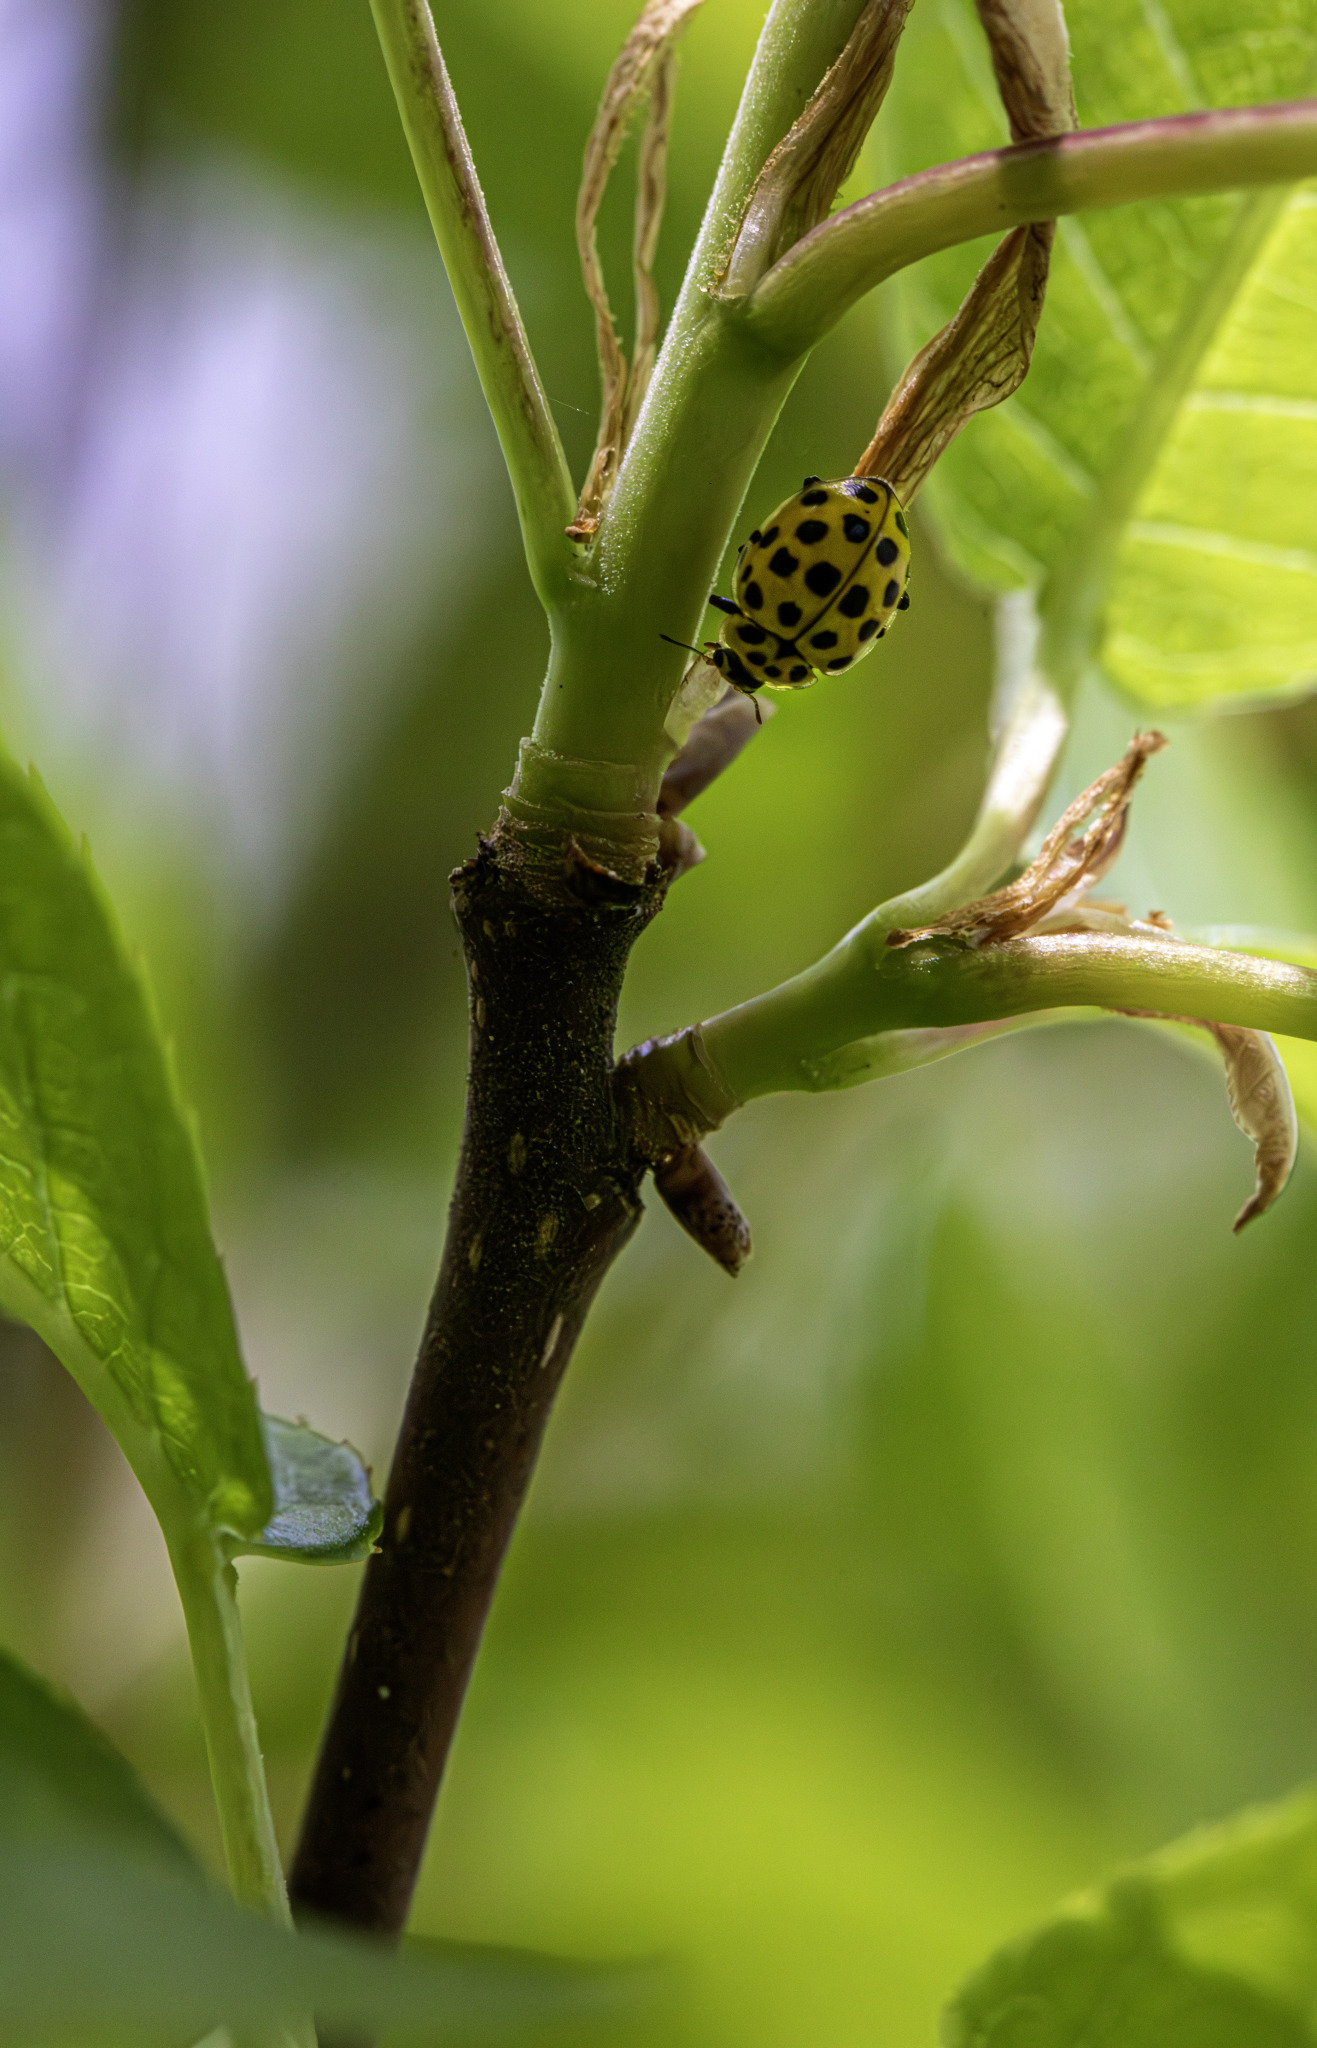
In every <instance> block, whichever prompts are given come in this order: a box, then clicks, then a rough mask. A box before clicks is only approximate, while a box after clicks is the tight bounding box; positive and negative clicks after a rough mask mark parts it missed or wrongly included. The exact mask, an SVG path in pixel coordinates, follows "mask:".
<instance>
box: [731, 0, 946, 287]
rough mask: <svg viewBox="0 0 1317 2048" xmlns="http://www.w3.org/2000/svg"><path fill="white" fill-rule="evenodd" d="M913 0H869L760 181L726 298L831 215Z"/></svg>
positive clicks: (888, 77) (878, 101) (888, 78)
mask: <svg viewBox="0 0 1317 2048" xmlns="http://www.w3.org/2000/svg"><path fill="white" fill-rule="evenodd" d="M910 6H911V0H869V4H868V5H867V6H866V8H865V10H864V12H863V13H862V14H861V16H860V18H859V20H858V21H857V22H856V24H855V27H854V29H853V30H852V32H851V37H850V40H849V42H848V43H847V45H846V47H845V49H844V50H843V51H842V53H841V55H840V57H838V59H837V61H836V63H835V64H834V65H833V66H832V69H831V70H830V71H829V72H828V73H827V76H826V77H825V78H824V80H823V82H822V84H821V85H820V86H819V88H818V90H817V92H816V93H815V94H814V97H813V98H812V99H811V100H810V102H809V105H808V106H807V107H806V108H805V111H804V113H803V114H801V116H800V118H799V120H797V121H796V123H795V125H794V126H793V127H792V128H791V130H790V131H789V133H788V134H787V135H786V136H784V137H783V139H782V141H781V142H779V144H778V146H777V148H776V149H775V150H774V151H773V153H772V155H771V156H770V157H769V159H768V162H767V163H766V164H765V165H764V168H763V170H762V171H761V172H760V173H759V176H758V178H757V179H756V180H755V184H754V188H753V190H752V191H751V193H750V197H749V199H748V200H747V201H746V207H745V212H744V214H743V215H742V218H741V225H740V227H739V229H738V230H737V236H736V241H735V244H734V246H733V249H732V253H731V256H730V258H729V260H728V264H727V269H726V272H725V275H724V280H723V289H724V292H725V293H726V295H727V296H728V297H729V298H740V297H742V296H744V294H745V293H747V292H750V291H753V289H754V287H755V285H757V284H758V282H759V280H760V278H761V277H762V276H763V275H764V272H765V271H766V270H768V269H769V268H770V266H771V265H772V264H774V263H775V262H776V261H777V259H778V257H779V256H781V255H783V254H784V252H785V251H786V250H788V249H789V248H791V246H792V245H793V243H795V242H798V241H799V240H800V238H801V236H802V235H807V234H808V233H809V231H810V229H811V228H813V227H817V226H818V224H819V222H820V221H823V220H826V219H827V217H828V215H829V213H830V212H831V211H832V207H833V203H834V201H835V200H836V197H837V194H838V193H839V192H840V190H841V188H842V186H843V185H844V184H845V182H846V180H847V178H849V176H850V174H851V172H852V170H853V169H854V167H855V160H856V158H857V157H858V156H859V153H860V149H861V147H862V145H863V142H864V138H865V136H866V135H867V134H868V132H869V129H870V127H871V126H872V124H873V119H874V116H875V115H876V114H877V112H878V109H879V107H880V106H881V105H882V103H883V100H884V98H885V97H886V94H887V88H888V86H889V85H890V84H891V82H892V68H893V66H894V64H895V62H896V46H897V44H898V43H899V42H900V40H901V31H902V29H903V28H904V27H905V22H906V16H907V15H908V14H909V12H910Z"/></svg>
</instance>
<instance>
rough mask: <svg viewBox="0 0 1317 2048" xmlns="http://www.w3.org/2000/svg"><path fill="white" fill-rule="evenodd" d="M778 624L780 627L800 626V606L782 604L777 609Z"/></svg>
mask: <svg viewBox="0 0 1317 2048" xmlns="http://www.w3.org/2000/svg"><path fill="white" fill-rule="evenodd" d="M777 622H778V624H779V626H798V625H799V624H800V606H799V605H798V604H790V603H788V604H780V605H779V606H778V608H777Z"/></svg>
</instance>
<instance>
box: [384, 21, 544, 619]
mask: <svg viewBox="0 0 1317 2048" xmlns="http://www.w3.org/2000/svg"><path fill="white" fill-rule="evenodd" d="M371 9H372V12H373V14H374V16H375V26H376V29H377V30H378V32H379V39H380V43H381V46H382V48H383V51H384V59H385V63H386V64H387V66H388V71H389V78H390V80H391V82H392V85H393V90H394V94H395V96H396V98H397V102H398V111H399V113H400V114H401V116H402V125H403V127H404V129H405V130H406V134H407V140H408V142H409V144H410V145H411V152H412V161H413V163H414V164H415V166H416V175H417V177H418V179H419V180H420V185H421V190H422V192H423V193H424V195H425V204H426V207H427V209H428V211H429V215H430V222H431V225H432V226H433V228H434V233H435V239H436V241H437V242H438V244H439V251H440V254H441V255H442V257H443V260H444V267H445V269H446V270H447V272H448V281H449V284H450V285H451V286H452V290H453V297H454V298H455V299H456V301H457V310H458V312H459V313H460V315H461V318H462V325H463V327H464V328H465V329H466V338H467V341H468V342H469V344H470V347H471V354H472V356H473V357H474V359H475V365H476V371H477V374H478V376H479V378H480V383H481V387H482V389H483V390H484V394H485V400H486V403H487V404H488V406H489V410H490V413H491V415H492V417H493V421H494V425H495V427H496V429H497V431H498V437H499V441H500V442H501V444H502V448H503V459H504V461H505V462H506V463H507V467H508V475H509V477H510V478H511V480H512V489H513V492H514V494H515V497H516V501H517V516H518V518H519V519H520V521H521V531H522V538H523V541H524V543H525V548H526V560H527V562H528V564H529V566H530V572H531V577H532V579H533V581H534V584H535V588H536V590H537V591H538V593H539V596H540V599H541V601H542V602H543V604H544V605H545V608H546V609H552V607H553V605H554V604H555V603H556V602H557V601H558V600H559V598H560V597H561V596H562V594H563V591H564V588H565V586H566V582H567V578H568V575H569V572H570V568H571V562H572V547H571V543H570V541H568V539H567V538H566V532H565V529H566V527H567V525H568V523H569V521H570V520H571V519H572V518H573V517H574V516H575V512H576V493H575V491H574V490H573V488H572V480H571V475H570V472H569V471H568V468H567V458H566V456H565V455H564V453H563V448H562V442H561V441H560V439H559V437H558V429H557V427H556V426H555V425H554V422H553V415H552V413H551V412H550V411H549V402H548V400H547V398H546V397H545V395H544V387H543V385H542V384H541V382H540V376H539V372H538V370H537V369H536V367H535V360H534V357H533V356H532V354H531V349H530V343H529V341H528V340H527V338H526V331H525V328H524V327H523V325H522V320H521V313H520V311H519V309H518V306H517V301H516V298H515V297H514V295H513V291H512V286H511V284H510V282H509V280H508V275H507V272H506V270H505V269H504V267H503V258H502V256H501V255H500V253H499V247H498V243H497V241H496V239H495V236H494V230H493V227H492V225H491V224H490V219H489V214H488V211H487V209H486V206H485V199H484V194H483V193H482V191H481V189H480V180H479V178H478V177H477V175H476V167H475V164H474V161H473V160H472V156H471V150H470V146H469V145H468V143H467V139H466V135H465V132H464V130H463V127H462V117H461V114H460V113H459V111H458V106H457V101H456V99H455V98H454V95H453V88H452V85H451V83H450V81H449V77H448V72H447V69H446V67H445V65H444V60H443V54H442V52H441V50H440V48H439V43H438V39H437V37H436V35H435V29H434V22H433V20H432V18H431V15H430V10H429V7H428V6H427V5H426V0H371Z"/></svg>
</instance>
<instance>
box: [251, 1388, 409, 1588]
mask: <svg viewBox="0 0 1317 2048" xmlns="http://www.w3.org/2000/svg"><path fill="white" fill-rule="evenodd" d="M261 1426H262V1428H263V1430H264V1432H265V1449H266V1455H267V1456H268V1458H269V1461H270V1477H271V1479H272V1481H273V1482H274V1513H273V1515H271V1517H270V1519H269V1521H268V1522H267V1523H266V1525H265V1527H264V1528H263V1529H262V1530H261V1533H260V1535H259V1536H253V1537H250V1538H247V1539H245V1540H243V1539H241V1538H240V1539H238V1540H236V1541H233V1542H230V1543H229V1544H228V1545H227V1546H226V1547H227V1549H228V1551H229V1554H230V1555H231V1556H233V1557H242V1556H254V1557H283V1558H288V1559H290V1560H291V1561H292V1562H294V1563H298V1564H357V1563H360V1561H361V1559H362V1558H365V1557H369V1556H370V1548H371V1545H372V1543H373V1542H374V1541H375V1538H376V1537H377V1536H378V1534H379V1530H380V1521H381V1518H382V1515H383V1510H382V1508H381V1507H380V1504H379V1502H378V1501H377V1500H376V1498H375V1496H374V1494H373V1493H372V1492H371V1485H370V1472H369V1470H368V1469H367V1467H366V1466H365V1465H364V1464H363V1462H362V1460H361V1459H360V1458H359V1457H358V1455H357V1453H356V1452H355V1451H354V1450H353V1448H352V1446H351V1444H336V1443H331V1442H330V1440H329V1438H328V1437H325V1436H320V1435H318V1434H317V1432H316V1431H315V1430H314V1429H312V1428H310V1426H309V1425H308V1424H307V1423H305V1422H282V1421H281V1420H280V1419H279V1417H278V1416H276V1415H263V1416H262V1417H261Z"/></svg>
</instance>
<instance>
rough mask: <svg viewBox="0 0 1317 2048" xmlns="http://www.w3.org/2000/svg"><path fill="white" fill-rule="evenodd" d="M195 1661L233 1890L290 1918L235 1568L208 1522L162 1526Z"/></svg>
mask: <svg viewBox="0 0 1317 2048" xmlns="http://www.w3.org/2000/svg"><path fill="white" fill-rule="evenodd" d="M165 1540H166V1542H167V1543H168V1545H169V1561H170V1563H171V1565H172V1566H173V1570H174V1579H175V1582H176V1583H177V1586H178V1594H179V1599H180V1600H181V1601H182V1603H183V1616H184V1620H185V1621H186V1623H187V1634H188V1645H189V1648H190V1649H191V1652H192V1668H193V1670H194V1672H195V1673H196V1681H197V1694H198V1697H199V1700H200V1703H201V1718H202V1724H203V1726H204V1728H205V1731H206V1752H207V1755H208V1757H209V1759H210V1776H211V1783H212V1784H213V1786H214V1788H215V1804H216V1806H217V1807H218V1809H219V1819H220V1831H221V1833H222V1835H223V1838H224V1855H225V1860H226V1862H227V1865H228V1871H229V1883H230V1885H231V1887H232V1890H233V1895H234V1897H235V1898H236V1899H237V1900H239V1902H240V1903H241V1904H243V1905H246V1906H257V1907H259V1908H261V1909H262V1910H263V1911H264V1912H266V1913H268V1914H269V1915H270V1917H271V1918H272V1919H274V1920H277V1921H278V1922H279V1923H280V1925H281V1926H285V1927H287V1926H290V1925H291V1924H292V1923H291V1919H290V1915H289V1911H288V1896H287V1892H286V1891H285V1888H284V1877H283V1868H282V1865H281V1863H280V1860H279V1846H278V1843H277V1842H276V1840H275V1833H274V1821H273V1818H272V1817H271V1813H270V1799H269V1793H268V1790H267V1788H266V1783H265V1766H264V1763H263V1762H262V1759H261V1748H260V1740H259V1737H258V1735H257V1730H256V1716H255V1714H254V1713H253V1711H252V1702H251V1689H250V1686H249V1685H248V1681H247V1659H246V1653H245V1650H244V1647H243V1640H242V1622H241V1620H240V1618H239V1615H238V1602H237V1584H238V1575H237V1573H236V1571H235V1570H234V1568H233V1566H232V1565H231V1564H230V1563H229V1562H228V1560H227V1559H226V1558H225V1556H224V1553H223V1551H222V1549H221V1547H220V1544H219V1542H218V1541H217V1539H216V1537H215V1536H214V1535H213V1534H212V1533H211V1531H210V1530H208V1529H206V1528H204V1527H201V1526H199V1525H198V1524H196V1523H194V1524H192V1526H191V1527H187V1528H184V1529H182V1530H171V1529H169V1528H166V1532H165Z"/></svg>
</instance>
